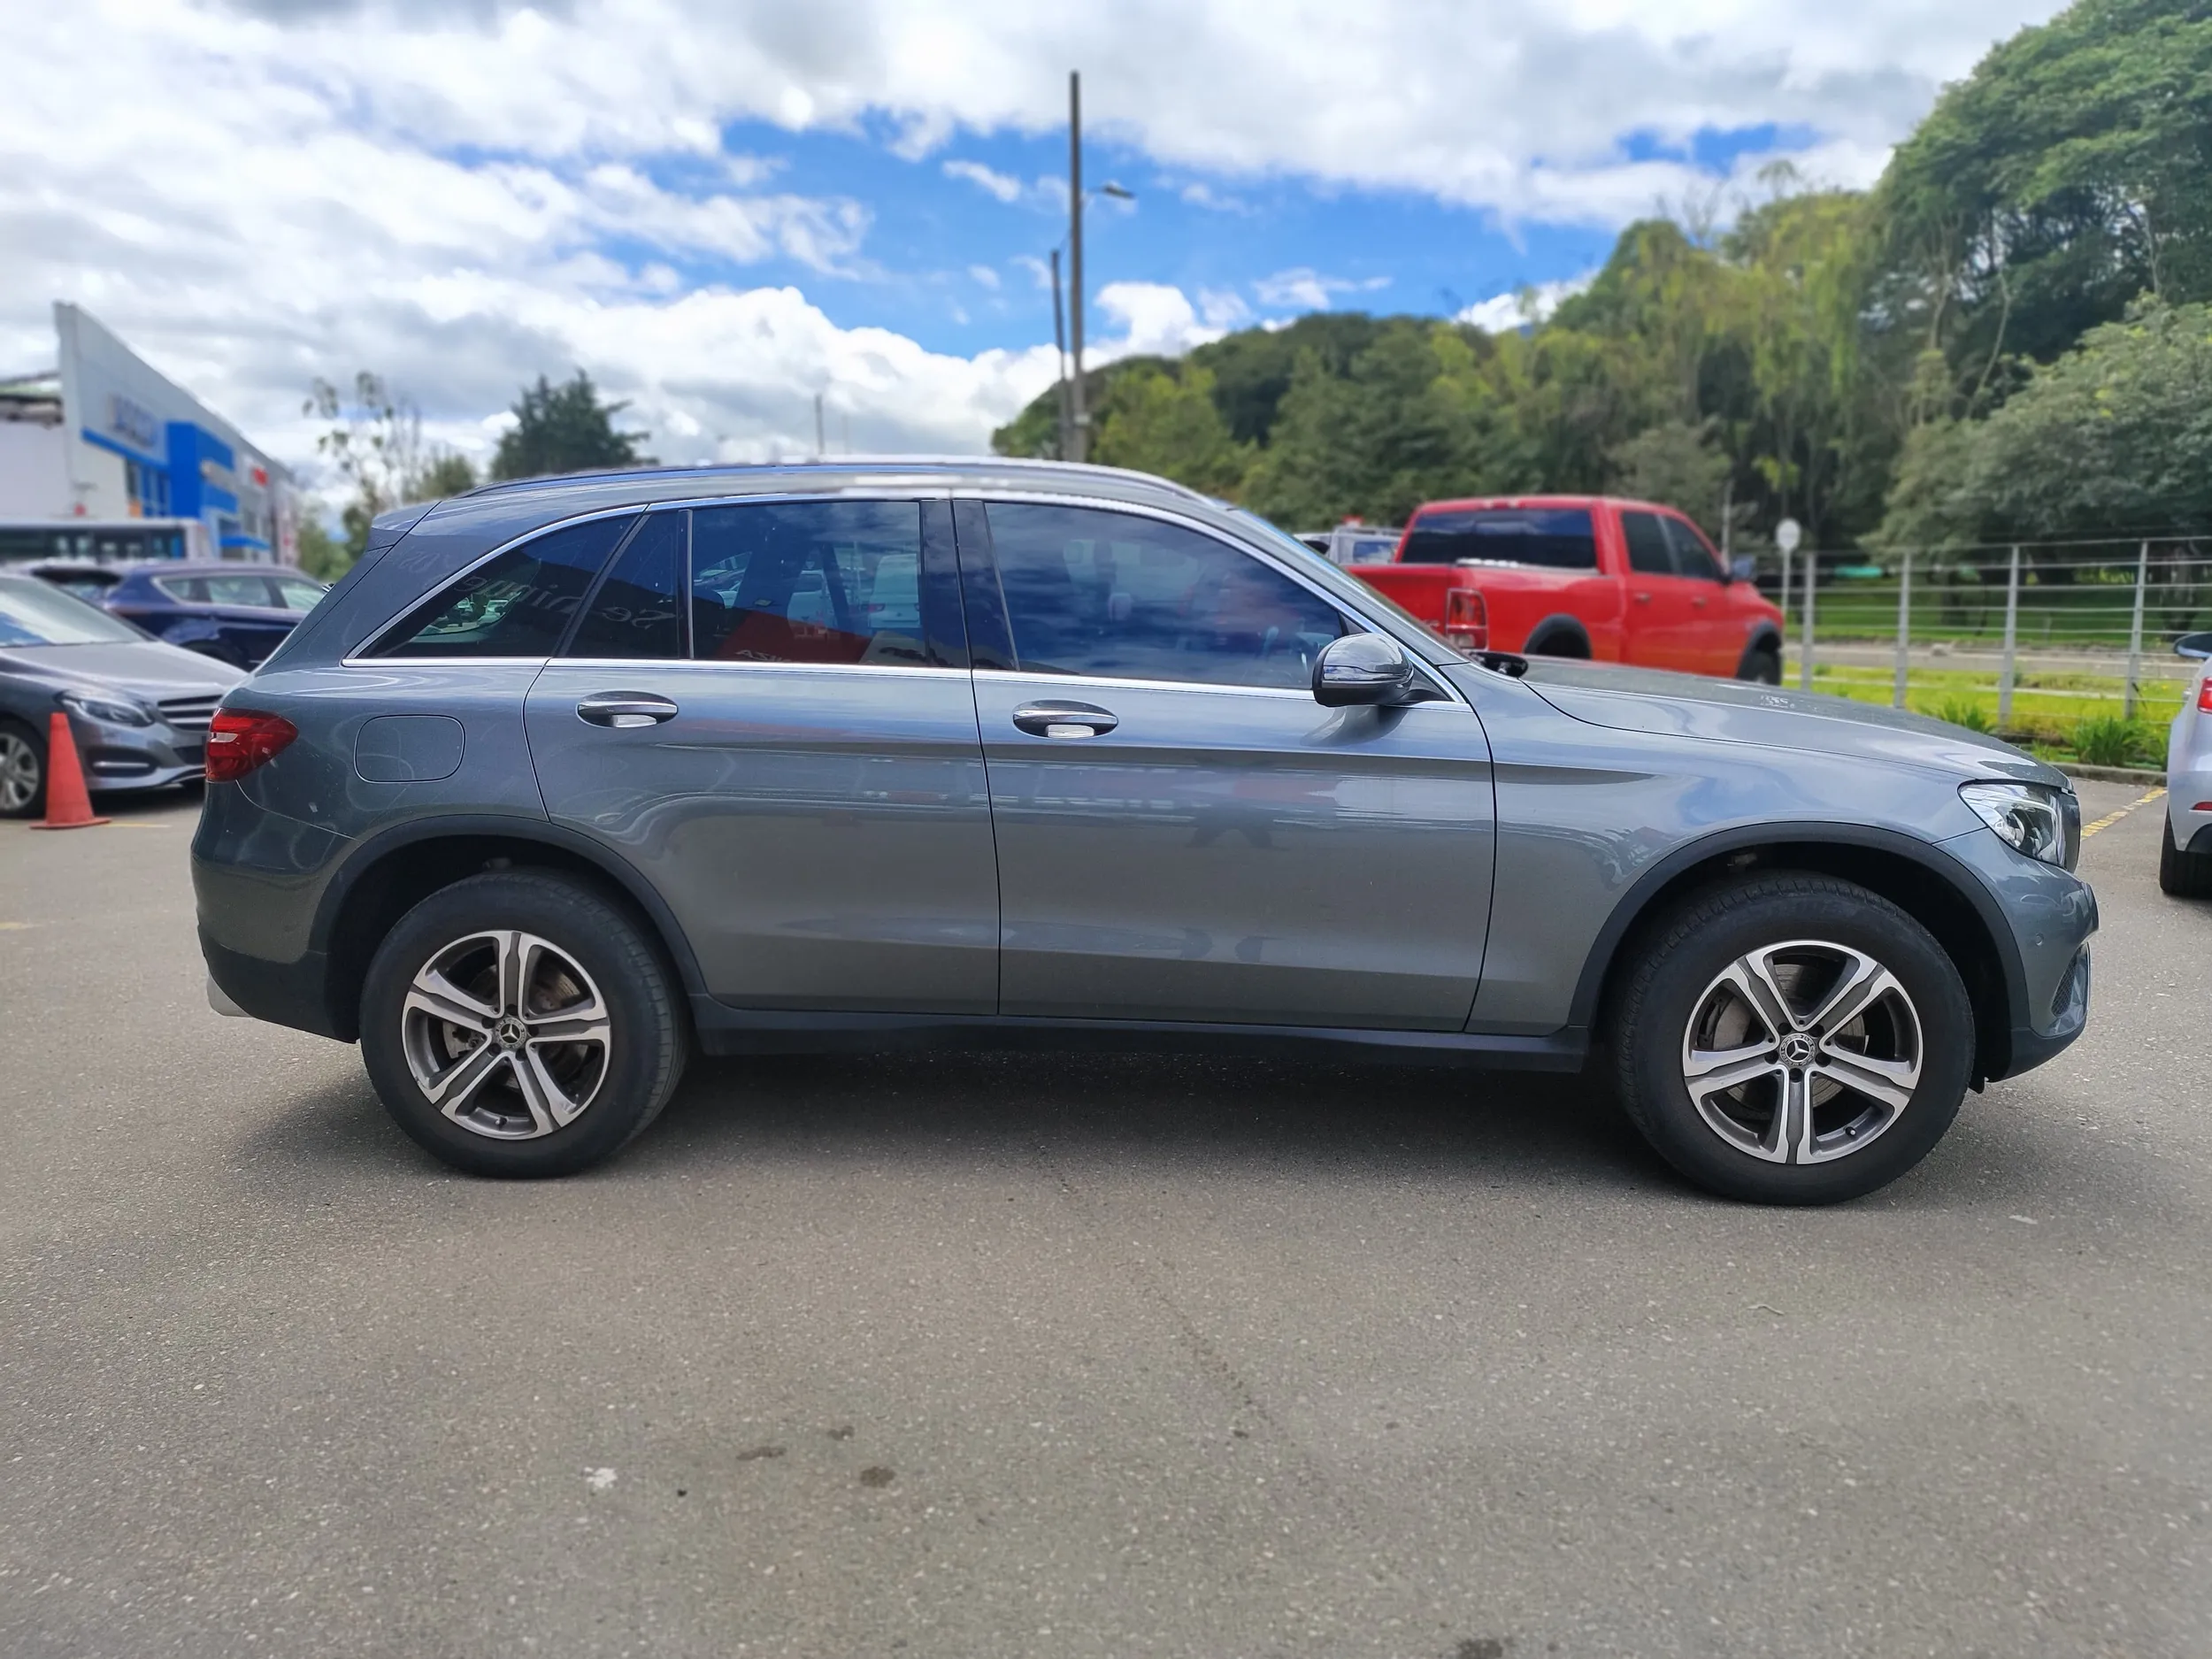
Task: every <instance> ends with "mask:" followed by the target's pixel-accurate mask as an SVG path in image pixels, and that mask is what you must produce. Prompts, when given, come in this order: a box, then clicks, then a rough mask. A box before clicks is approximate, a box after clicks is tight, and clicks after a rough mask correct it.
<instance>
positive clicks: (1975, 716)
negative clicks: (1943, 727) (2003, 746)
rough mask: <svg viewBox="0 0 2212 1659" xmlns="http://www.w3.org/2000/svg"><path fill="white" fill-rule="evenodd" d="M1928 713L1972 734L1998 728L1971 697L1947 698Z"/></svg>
mask: <svg viewBox="0 0 2212 1659" xmlns="http://www.w3.org/2000/svg"><path fill="white" fill-rule="evenodd" d="M1927 712H1928V713H1930V714H1932V715H1933V716H1935V718H1937V719H1939V720H1948V721H1949V722H1950V723H1951V724H1952V725H1953V726H1964V727H1965V728H1966V729H1967V730H1968V731H1970V732H1991V731H1994V730H1996V727H1997V723H1996V722H1995V721H1994V720H1993V719H1991V718H1989V716H1988V715H1987V714H1985V713H1984V712H1983V711H1982V705H1981V704H1980V703H1978V702H1976V701H1975V700H1974V699H1973V698H1971V697H1946V698H1944V700H1943V701H1942V702H1940V703H1937V704H1936V705H1935V706H1934V707H1933V708H1932V709H1930V710H1927Z"/></svg>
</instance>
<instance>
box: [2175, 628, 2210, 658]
mask: <svg viewBox="0 0 2212 1659" xmlns="http://www.w3.org/2000/svg"><path fill="white" fill-rule="evenodd" d="M2174 655H2175V656H2176V657H2194V658H2196V659H2197V660H2198V661H2199V662H2201V661H2203V660H2204V659H2205V658H2206V657H2212V634H2183V635H2182V636H2181V637H2180V638H2179V639H2177V640H2176V641H2174Z"/></svg>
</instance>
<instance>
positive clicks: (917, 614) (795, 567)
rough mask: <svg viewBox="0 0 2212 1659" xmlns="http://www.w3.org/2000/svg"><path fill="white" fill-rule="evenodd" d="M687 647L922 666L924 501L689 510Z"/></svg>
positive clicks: (715, 656) (788, 659) (708, 653)
mask: <svg viewBox="0 0 2212 1659" xmlns="http://www.w3.org/2000/svg"><path fill="white" fill-rule="evenodd" d="M691 654H692V655H693V656H694V657H701V658H704V659H707V660H710V661H716V662H726V663H733V662H751V663H852V664H911V665H917V666H918V665H924V664H928V663H929V662H930V661H931V657H930V652H929V648H928V646H927V645H926V643H925V642H924V635H923V632H922V505H921V503H919V502H912V501H807V502H757V503H748V504H745V505H742V506H733V507H703V508H698V509H696V510H695V511H693V513H692V515H691Z"/></svg>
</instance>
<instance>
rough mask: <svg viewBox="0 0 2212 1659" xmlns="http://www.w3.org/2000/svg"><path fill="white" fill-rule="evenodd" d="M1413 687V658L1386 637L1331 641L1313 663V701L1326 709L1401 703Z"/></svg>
mask: <svg viewBox="0 0 2212 1659" xmlns="http://www.w3.org/2000/svg"><path fill="white" fill-rule="evenodd" d="M1413 685H1414V680H1413V659H1412V658H1411V657H1408V656H1407V655H1406V654H1405V651H1404V649H1402V647H1401V646H1400V645H1399V643H1398V641H1395V640H1394V639H1391V638H1390V637H1388V636H1387V635H1386V634H1346V635H1345V636H1344V637H1343V638H1342V639H1340V640H1332V641H1329V643H1328V645H1327V646H1326V647H1325V648H1324V649H1323V650H1322V652H1321V655H1320V657H1318V658H1317V659H1316V660H1315V662H1314V664H1313V700H1314V701H1315V702H1316V703H1319V704H1320V705H1321V706H1322V707H1323V708H1325V709H1346V708H1352V707H1356V706H1357V705H1359V704H1362V703H1403V702H1405V701H1406V700H1407V699H1408V698H1409V697H1410V696H1411V695H1413Z"/></svg>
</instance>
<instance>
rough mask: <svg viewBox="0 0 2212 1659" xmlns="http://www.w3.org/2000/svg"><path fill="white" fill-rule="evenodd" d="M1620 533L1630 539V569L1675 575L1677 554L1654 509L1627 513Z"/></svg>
mask: <svg viewBox="0 0 2212 1659" xmlns="http://www.w3.org/2000/svg"><path fill="white" fill-rule="evenodd" d="M1621 534H1622V535H1624V536H1625V537H1626V538H1627V540H1628V568H1629V569H1631V570H1632V571H1634V572H1637V573H1638V574H1639V575H1643V576H1671V575H1673V574H1674V555H1673V553H1672V552H1671V551H1670V550H1669V549H1668V547H1667V533H1666V532H1665V531H1664V530H1663V529H1662V528H1661V527H1660V524H1659V515H1658V514H1657V513H1655V512H1624V513H1623V514H1622V515H1621Z"/></svg>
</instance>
